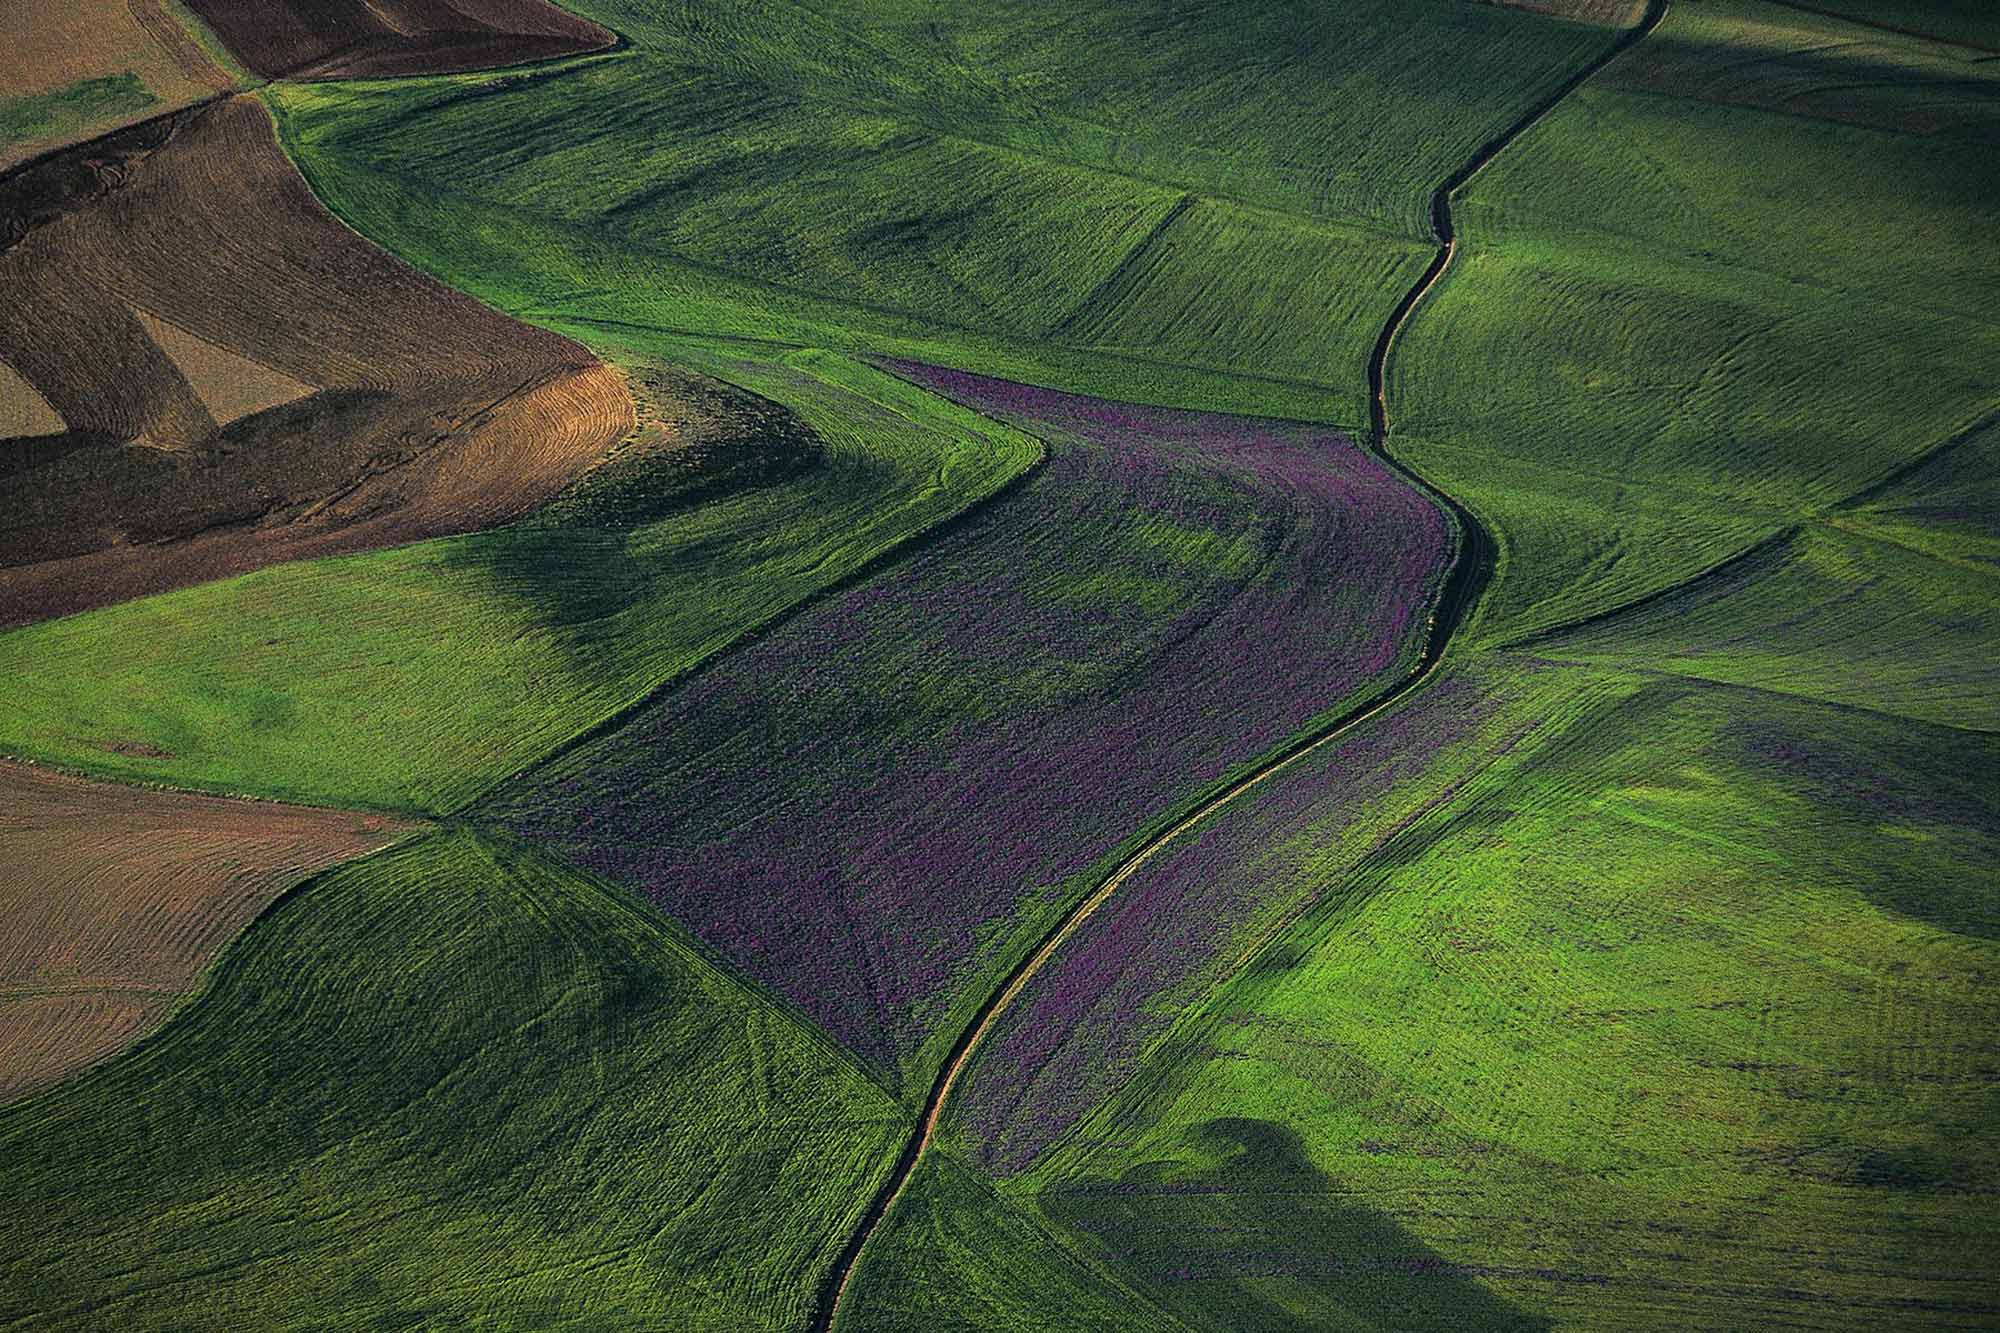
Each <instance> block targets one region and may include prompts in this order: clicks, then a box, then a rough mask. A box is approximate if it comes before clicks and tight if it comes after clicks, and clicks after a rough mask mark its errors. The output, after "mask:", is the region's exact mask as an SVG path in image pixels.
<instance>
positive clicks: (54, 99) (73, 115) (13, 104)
mask: <svg viewBox="0 0 2000 1333" xmlns="http://www.w3.org/2000/svg"><path fill="white" fill-rule="evenodd" d="M157 100H158V99H157V98H155V97H154V96H153V94H152V93H151V92H149V91H148V90H147V88H146V85H145V84H144V83H143V82H142V81H141V80H140V78H139V76H138V75H137V74H131V73H126V74H110V75H106V76H104V77H103V78H97V79H79V80H77V81H76V82H75V83H72V84H70V85H68V86H67V87H63V88H58V89H56V90H55V91H54V92H49V93H38V94H35V95H33V96H29V97H0V148H5V147H7V146H8V145H10V144H17V143H26V142H28V141H30V140H33V139H53V138H56V137H57V136H59V135H65V134H71V133H74V132H75V131H77V130H79V129H82V128H83V127H84V126H86V125H90V124H93V123H96V122H99V121H108V120H113V119H126V120H129V119H131V118H133V117H135V116H137V115H138V114H139V113H140V112H142V111H144V110H145V109H146V108H147V107H149V106H151V105H153V103H154V102H155V101H157Z"/></svg>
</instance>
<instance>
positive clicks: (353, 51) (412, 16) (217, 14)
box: [188, 0, 617, 79]
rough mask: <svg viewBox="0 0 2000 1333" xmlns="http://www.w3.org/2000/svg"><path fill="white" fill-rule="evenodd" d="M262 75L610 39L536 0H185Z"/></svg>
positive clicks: (305, 74) (401, 69)
mask: <svg viewBox="0 0 2000 1333" xmlns="http://www.w3.org/2000/svg"><path fill="white" fill-rule="evenodd" d="M188 8H190V9H192V10H193V11H194V12H195V13H196V14H198V15H200V16H201V18H202V20H203V21H204V22H206V23H207V24H208V25H209V26H210V27H212V28H214V29H215V31H216V32H217V33H218V34H219V35H220V36H221V37H222V39H223V40H224V41H225V42H228V43H229V48H230V50H232V51H234V52H235V53H236V54H237V56H238V57H239V58H240V59H241V60H242V61H243V63H244V64H246V65H248V66H249V67H250V68H251V69H253V70H255V71H256V72H257V73H258V74H259V75H261V76H263V77H264V78H267V79H278V78H289V79H375V78H386V77H392V76H395V75H408V74H445V73H452V72H456V71H461V70H475V69H493V68H496V67H498V66H501V65H518V64H524V63H527V62H529V61H534V60H550V59H554V58H555V57H558V56H567V55H578V54H581V53H583V52H586V51H599V50H603V49H604V48H605V47H608V46H611V45H612V44H614V43H615V42H616V41H617V38H616V37H615V36H614V35H613V34H612V33H611V32H609V31H607V30H606V29H604V28H601V27H599V26H598V25H597V24H595V23H591V22H589V21H588V20H586V19H580V18H577V17H576V16H575V15H573V14H567V13H564V12H563V11H562V10H560V9H558V8H556V7H555V6H554V5H551V4H545V3H543V0H278V2H277V3H270V2H269V0H189V4H188Z"/></svg>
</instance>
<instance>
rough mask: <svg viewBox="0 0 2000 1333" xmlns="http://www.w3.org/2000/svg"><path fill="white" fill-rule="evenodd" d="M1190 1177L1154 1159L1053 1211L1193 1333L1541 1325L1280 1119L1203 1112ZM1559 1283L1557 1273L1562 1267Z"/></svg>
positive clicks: (1083, 1190)
mask: <svg viewBox="0 0 2000 1333" xmlns="http://www.w3.org/2000/svg"><path fill="white" fill-rule="evenodd" d="M1188 1147H1189V1152H1188V1156H1189V1157H1190V1158H1192V1159H1194V1160H1201V1161H1205V1162H1207V1163H1209V1165H1207V1166H1206V1167H1205V1168H1203V1169H1202V1170H1200V1171H1199V1172H1197V1173H1195V1174H1194V1175H1192V1176H1188V1175H1184V1174H1182V1173H1181V1171H1180V1169H1179V1167H1178V1165H1177V1164H1176V1165H1168V1164H1153V1165H1150V1166H1139V1167H1135V1168H1133V1169H1132V1170H1130V1171H1128V1172H1127V1173H1126V1174H1125V1176H1124V1177H1123V1178H1121V1179H1120V1180H1118V1181H1115V1182H1112V1181H1106V1182H1100V1183H1095V1184H1089V1185H1084V1186H1078V1187H1069V1188H1064V1189H1061V1190H1055V1191H1051V1192H1049V1193H1047V1194H1045V1195H1043V1196H1042V1200H1041V1201H1042V1204H1043V1206H1044V1207H1045V1208H1046V1209H1047V1211H1048V1213H1049V1214H1050V1215H1051V1216H1052V1217H1054V1218H1056V1219H1058V1220H1059V1221H1061V1222H1062V1223H1063V1224H1064V1225H1065V1226H1068V1227H1071V1228H1073V1229H1074V1230H1076V1231H1078V1232H1080V1233H1082V1234H1083V1235H1085V1236H1088V1237H1090V1238H1091V1239H1092V1240H1093V1241H1094V1242H1095V1243H1096V1246H1097V1247H1098V1250H1099V1252H1100V1254H1101V1255H1102V1256H1103V1257H1104V1259H1105V1260H1106V1261H1107V1263H1108V1264H1109V1265H1110V1266H1111V1267H1113V1268H1114V1269H1115V1270H1116V1271H1117V1273H1118V1275H1119V1276H1120V1277H1122V1278H1123V1279H1124V1280H1126V1281H1127V1282H1130V1283H1131V1284H1132V1285H1134V1286H1136V1287H1138V1288H1139V1289H1140V1290H1141V1291H1143V1292H1145V1293H1146V1294H1148V1295H1149V1296H1152V1297H1153V1298H1154V1299H1156V1300H1158V1301H1159V1302H1160V1303H1161V1304H1162V1305H1165V1306H1166V1307H1167V1308H1168V1309H1169V1310H1171V1311H1173V1312H1174V1313H1175V1314H1177V1315H1179V1316H1181V1317H1182V1318H1184V1319H1186V1320H1188V1321H1189V1322H1190V1323H1192V1324H1193V1325H1194V1326H1195V1327H1198V1328H1229V1329H1241V1330H1252V1329H1257V1330H1273V1331H1274V1333H1306V1331H1307V1330H1312V1329H1321V1328H1327V1327H1338V1326H1347V1325H1350V1324H1354V1323H1365V1324H1372V1325H1375V1326H1377V1327H1381V1328H1394V1329H1401V1330H1414V1329H1454V1330H1456V1329H1469V1328H1476V1329H1482V1330H1502V1329H1545V1328H1548V1327H1550V1326H1551V1325H1550V1322H1549V1321H1548V1320H1546V1319H1542V1318H1540V1317H1537V1316H1533V1315H1529V1314H1527V1313H1525V1312H1523V1311H1521V1310H1519V1309H1517V1308H1515V1307H1514V1306H1513V1305H1511V1304H1509V1303H1508V1302H1507V1301H1506V1300H1504V1299H1502V1298H1501V1297H1500V1296H1498V1295H1496V1294H1495V1293H1494V1292H1493V1291H1492V1290H1491V1289H1489V1288H1488V1287H1487V1286H1486V1285H1485V1283H1484V1282H1483V1281H1482V1280H1481V1279H1482V1278H1483V1277H1484V1276H1486V1274H1484V1273H1483V1272H1482V1271H1481V1270H1479V1269H1477V1268H1474V1267H1471V1266H1468V1265H1465V1264H1459V1263H1454V1262H1452V1261H1451V1260H1449V1259H1446V1258H1445V1257H1444V1256H1443V1255H1440V1254H1439V1253H1437V1251H1435V1250H1433V1249H1431V1248H1430V1247H1429V1246H1427V1245H1425V1244H1424V1243H1423V1242H1422V1241H1421V1240H1419V1239H1417V1238H1416V1237H1415V1236H1413V1235H1412V1234H1410V1232H1408V1231H1407V1230H1405V1229H1404V1228H1403V1227H1402V1226H1400V1225H1399V1224H1398V1223H1396V1222H1395V1221H1394V1220H1392V1219H1391V1218H1389V1217H1387V1216H1385V1215H1384V1214H1382V1213H1380V1212H1378V1211H1376V1210H1375V1209H1372V1208H1368V1207H1365V1206H1361V1205H1357V1204H1356V1203H1354V1202H1353V1201H1352V1196H1351V1195H1349V1194H1345V1193H1343V1192H1342V1191H1341V1189H1340V1187H1339V1183H1338V1182H1337V1181H1335V1180H1334V1179H1333V1178H1332V1177H1331V1176H1329V1175H1327V1174H1326V1173H1325V1172H1323V1171H1321V1170H1320V1169H1319V1168H1318V1167H1317V1166H1315V1165H1314V1164H1313V1162H1312V1160H1311V1159H1310V1158H1309V1157H1308V1156H1307V1154H1306V1151H1305V1148H1304V1145H1303V1144H1302V1143H1301V1142H1300V1141H1299V1137H1298V1135H1297V1134H1295V1133H1294V1132H1293V1131H1292V1130H1291V1129H1290V1128H1289V1127H1288V1126H1285V1125H1282V1124H1278V1123H1276V1122H1273V1121H1268V1120H1255V1119H1247V1118H1243V1117H1229V1118H1225V1119H1218V1120H1211V1121H1208V1122H1207V1123H1206V1124H1204V1125H1202V1126H1200V1127H1199V1128H1197V1129H1195V1130H1193V1131H1192V1132H1191V1133H1190V1134H1189V1142H1188ZM1556 1276H1557V1277H1558V1278H1559V1277H1560V1275H1556Z"/></svg>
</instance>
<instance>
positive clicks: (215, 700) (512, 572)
mask: <svg viewBox="0 0 2000 1333" xmlns="http://www.w3.org/2000/svg"><path fill="white" fill-rule="evenodd" d="M623 345H624V346H625V347H628V348H637V349H638V350H634V351H631V352H629V353H623V352H614V355H618V354H630V355H635V356H640V357H644V356H647V355H671V356H672V357H673V359H674V360H675V361H676V362H677V363H679V364H683V365H691V366H694V367H697V368H701V369H704V370H710V371H712V372H713V373H715V374H716V375H718V376H720V377H723V378H727V379H729V380H732V381H734V382H736V383H740V384H742V385H743V386H745V387H747V388H750V389H752V390H753V391H757V392H760V393H763V394H765V395H766V396H768V397H770V398H772V399H774V400H776V401H778V402H780V403H782V404H784V405H785V406H787V407H789V408H791V409H792V410H793V411H795V412H796V413H797V414H798V415H799V417H800V418H802V419H803V420H804V421H805V422H806V423H807V424H808V425H809V426H811V427H812V429H813V430H814V431H815V432H816V433H817V434H818V436H819V439H820V441H821V444H822V450H823V456H822V457H821V459H820V460H819V462H818V464H817V465H816V466H814V467H812V468H810V469H809V470H807V471H805V472H804V473H803V474H801V475H799V476H796V477H793V478H791V479H788V480H785V481H782V482H780V483H778V484H776V485H773V486H769V487H762V488H753V489H750V490H747V491H744V492H742V493H739V494H736V495H732V496H729V497H726V498H722V499H717V500H714V501H712V502H710V503H707V504H704V505H702V506H701V507H700V508H698V509H697V510H695V511H693V512H691V513H685V514H679V515H674V516H671V517H668V518H665V519H661V520H658V521H652V522H645V521H642V522H639V523H637V524H636V525H633V524H627V523H618V524H615V525H612V526H596V525H592V524H590V523H589V522H588V520H587V519H586V520H585V521H584V522H582V523H576V522H572V523H557V522H542V523H526V524H519V525H516V526H514V527H511V528H504V529H500V530H497V531H494V532H487V533H479V534H475V535H472V536H467V537H455V538H447V539H442V540H438V541H431V542H424V543H420V544H418V545H415V546H407V547H401V548H398V549H395V550H390V551H383V552H380V553H377V554H371V555H364V556H356V557H347V558H341V559H334V560H323V561H313V562H308V563H304V564H293V565H280V566H277V567H274V568H272V569H267V570H263V571H260V572H258V573H255V574H249V575H245V576H243V577H241V578H236V579H230V580H226V581H224V582H220V583H211V584H204V585H201V586H199V587H194V588H189V589H186V590H185V591H181V592H175V593H169V594H166V595H164V596H160V597H153V598H148V599H145V600H143V601H138V602H129V603H126V604H124V605H121V606H114V607H108V608H105V609H104V610H101V611H94V612H90V613H88V614H85V615H80V616H72V617H69V618H67V619H64V620H58V621H51V622H49V623H47V624H43V625H36V626H31V627H29V628H27V629H22V630H17V631H15V632H13V633H11V634H7V635H4V636H0V672H4V673H5V674H7V675H8V676H10V677H12V678H15V679H17V680H18V681H19V686H18V688H17V690H16V692H15V694H14V698H13V700H12V704H13V706H12V707H11V708H10V709H9V711H8V713H7V714H6V716H5V718H4V719H0V750H5V751H7V752H10V753H14V754H19V755H25V756H28V757H31V758H35V759H39V760H43V761H48V762H57V763H62V764H66V765H70V766H73V767H76V768H79V769H83V770H86V771H91V772H97V773H103V774H107V775H111V776H126V777H138V778H142V779H146V780H153V781H167V782H172V783H175V784H178V785H184V786H194V787H204V788H210V789H217V790H223V791H233V792H246V793H250V794H255V795H263V796H277V797H282V798H286V799H292V800H304V801H319V802H325V803H332V804H347V805H356V806H366V807H372V808H379V809H392V810H417V811H425V812H443V811H448V810H450V809H452V808H454V807H456V806H458V805H460V804H462V803H464V802H465V801H466V800H468V799H470V798H471V797H472V796H474V795H476V794H478V793H479V792H480V791H481V790H483V789H484V788H486V787H487V786H489V785H491V784H492V783H494V782H495V781H497V780H499V779H500V778H503V777H505V776H507V775H509V774H511V773H513V772H516V771H518V770H519V769H520V768H522V767H523V766H524V765H526V764H528V763H530V762H532V761H534V760H535V759H537V758H540V757H541V756H542V755H544V754H546V753H548V752H549V751H550V750H552V749H554V748H555V747H556V746H558V745H560V744H562V743H563V742H564V741H566V740H568V739H570V738H571V737H572V736H574V735H576V734H578V733H580V732H582V731H584V730H586V729H587V728H588V727H590V726H591V725H593V724H594V723H596V722H598V721H599V720H601V719H603V718H605V717H607V716H610V715H612V714H614V713H616V712H617V711H618V710H619V709H621V708H623V707H626V706H628V705H630V704H632V703H634V702H636V701H638V700H639V699H641V698H643V697H644V696H645V695H646V694H647V693H648V692H649V691H651V690H652V689H654V688H655V687H657V686H658V685H660V684H662V683H663V682H665V681H668V680H670V679H673V678H675V677H677V676H680V675H682V674H685V673H686V672H687V671H689V670H690V669H692V668H693V667H695V666H696V665H698V664H699V663H701V662H702V661H704V660H706V659H707V658H709V657H711V656H713V655H714V654H715V653H717V652H719V651H721V650H722V649H724V648H726V647H727V646H729V645H730V644H731V643H733V642H735V641H737V640H739V639H741V638H742V637H743V636H744V635H745V634H746V633H748V632H749V631H751V630H753V629H755V628H756V627H757V626H759V625H760V624H763V623H765V622H768V621H769V620H770V619H771V618H772V617H774V616H777V615H779V614H781V613H783V612H784V611H786V610H787V609H788V608H790V607H791V606H793V605H795V604H796V603H797V602H799V601H800V600H802V599H804V598H806V597H809V596H811V595H812V594H813V593H815V592H818V591H820V590H822V589H824V588H826V587H828V586H830V585H832V584H833V583H835V582H836V581H838V580H840V579H843V578H845V577H848V576H850V575H852V574H853V573H854V572H855V571H857V570H859V569H861V568H862V567H863V566H864V565H866V564H867V563H868V562H869V561H870V560H873V559H876V558H877V557H879V556H881V555H882V554H883V553H884V552H886V551H889V550H891V549H892V548H894V547H895V546H897V545H898V544H900V543H902V542H904V541H906V540H908V539H909V538H910V537H912V536H913V535H915V534H917V533H920V532H922V531H924V530H925V529H927V528H930V527H932V526H935V525H936V524H938V523H940V522H943V521H944V520H946V519H948V518H950V517H951V516H952V515H954V514H956V513H958V512H959V511H961V510H962V509H964V508H965V507H966V506H967V505H969V504H972V503H974V502H976V501H977V500H979V499H980V498H982V497H983V496H986V495H988V494H991V493H992V492H993V491H994V490H995V489H997V488H998V487H999V486H1001V485H1003V484H1004V483H1005V482H1006V481H1007V480H1008V479H1010V478H1011V477H1014V476H1016V475H1018V474H1019V473H1020V472H1021V471H1022V469H1024V468H1026V467H1028V466H1029V465H1030V464H1032V463H1033V462H1034V461H1035V460H1036V458H1037V457H1039V452H1040V449H1039V446H1038V445H1037V444H1036V443H1035V442H1034V441H1033V440H1031V439H1029V438H1028V437H1026V436H1024V435H1021V434H1020V433H1019V432H1016V431H1013V430H1010V429H1008V428H1007V427H1005V426H1001V425H998V424H996V423H993V422H989V421H986V420H985V419H983V418H980V417H978V416H975V415H974V414H972V413H970V412H967V411H965V410H963V409H961V408H956V407H954V406H952V405H951V404H949V403H946V402H944V401H943V400H941V399H938V398H935V397H933V396H931V395H929V394H925V393H922V392H920V391H919V390H917V389H914V388H912V387H910V386H909V385H907V384H905V383H903V382H902V381H901V380H898V379H896V378H894V377H893V376H890V375H887V374H884V373H883V372H881V371H878V370H873V369H870V368H868V367H866V366H863V365H861V364H860V363H858V362H855V361H852V360H849V359H847V358H844V357H840V356H835V355H826V354H815V353H799V354H794V355H791V356H785V357H777V358H769V357H766V358H765V359H756V360H741V359H734V358H725V357H724V356H722V355H719V354H717V353H716V352H714V351H712V350H709V349H706V348H704V347H701V346H697V345H694V344H689V343H684V342H675V341H672V340H663V341H651V342H649V341H648V340H647V339H645V338H643V337H639V336H637V335H631V336H629V337H628V338H627V339H626V340H625V343H624V344H623ZM114 746H116V747H119V749H122V750H123V751H124V753H120V752H119V751H118V750H114V749H112V748H111V747H114ZM154 752H164V757H161V755H160V754H158V753H154Z"/></svg>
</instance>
